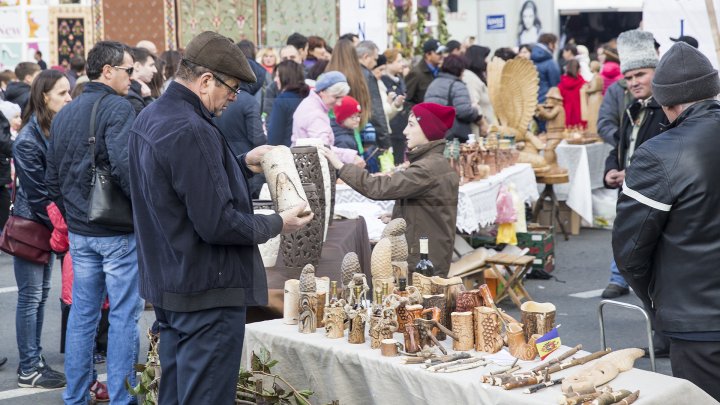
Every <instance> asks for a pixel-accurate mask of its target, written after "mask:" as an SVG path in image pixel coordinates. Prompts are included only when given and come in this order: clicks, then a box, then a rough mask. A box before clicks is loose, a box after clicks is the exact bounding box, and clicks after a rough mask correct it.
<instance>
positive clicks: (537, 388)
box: [523, 378, 563, 394]
mask: <svg viewBox="0 0 720 405" xmlns="http://www.w3.org/2000/svg"><path fill="white" fill-rule="evenodd" d="M562 381H563V378H558V379H557V380H550V381H545V382H541V383H540V384H537V385H533V386H532V387H528V388H525V390H524V391H523V392H524V393H525V394H534V393H536V392H538V391H540V390H541V389H544V388H547V387H552V386H553V385H558V384H560V383H562Z"/></svg>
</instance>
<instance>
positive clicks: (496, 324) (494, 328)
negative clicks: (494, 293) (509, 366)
mask: <svg viewBox="0 0 720 405" xmlns="http://www.w3.org/2000/svg"><path fill="white" fill-rule="evenodd" d="M473 315H474V328H475V350H476V351H478V352H486V353H497V352H499V351H500V349H502V347H503V346H504V342H503V338H502V336H501V335H500V316H499V315H498V314H497V312H496V311H494V310H493V309H492V308H488V307H476V308H475V309H474V310H473Z"/></svg>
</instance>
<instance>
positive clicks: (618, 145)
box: [603, 98, 668, 188]
mask: <svg viewBox="0 0 720 405" xmlns="http://www.w3.org/2000/svg"><path fill="white" fill-rule="evenodd" d="M639 109H640V101H637V100H636V101H634V102H633V103H632V104H630V106H629V107H628V108H627V109H626V110H625V113H624V114H623V116H622V125H621V126H620V130H619V131H617V132H616V134H617V135H616V136H617V137H616V139H615V147H614V148H613V149H612V150H611V151H610V153H609V154H608V157H607V158H606V159H605V172H604V173H603V182H605V175H607V173H608V172H609V171H610V170H613V169H615V170H618V171H622V170H625V160H626V156H627V151H628V148H629V147H630V137H631V136H632V130H633V128H632V121H631V118H630V117H631V115H632V116H633V117H634V116H636V115H637V111H638V110H639ZM667 124H668V119H667V117H666V116H665V113H664V112H663V110H662V108H661V107H660V104H658V103H657V101H655V99H654V98H653V99H651V100H650V103H649V104H648V106H647V111H646V112H645V120H644V122H643V124H642V126H641V127H640V130H638V134H637V139H636V140H635V150H637V148H639V147H640V145H642V144H643V143H645V142H647V141H648V140H649V139H651V138H653V137H654V136H657V135H658V134H660V132H662V131H663V128H664V127H665V126H666V125H667ZM605 187H607V188H613V187H609V186H608V184H607V183H605Z"/></svg>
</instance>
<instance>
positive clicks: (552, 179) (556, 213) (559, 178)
mask: <svg viewBox="0 0 720 405" xmlns="http://www.w3.org/2000/svg"><path fill="white" fill-rule="evenodd" d="M536 178H537V182H538V183H539V184H545V189H544V190H543V191H542V193H540V198H538V200H537V201H536V202H535V208H533V214H532V220H533V222H538V217H539V216H540V210H541V209H542V206H543V203H544V202H545V199H547V198H549V199H550V202H551V203H552V206H551V208H550V222H551V224H552V222H557V224H558V226H559V227H560V230H561V231H562V233H563V236H564V237H565V240H568V232H567V230H565V225H563V223H562V221H560V203H558V199H557V196H556V195H555V189H553V184H565V183H569V182H570V177H569V176H568V175H567V173H565V174H546V175H538V176H537V177H536ZM553 229H555V227H554V226H553Z"/></svg>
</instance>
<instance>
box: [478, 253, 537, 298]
mask: <svg viewBox="0 0 720 405" xmlns="http://www.w3.org/2000/svg"><path fill="white" fill-rule="evenodd" d="M534 260H535V256H513V255H508V254H505V253H498V254H496V255H494V256H491V257H488V258H487V259H485V263H486V264H489V265H490V269H491V271H492V272H494V273H495V277H497V279H498V280H503V281H504V282H505V285H504V286H502V287H499V288H500V291H498V293H497V298H496V299H495V302H496V303H499V302H500V301H502V300H503V299H505V298H506V297H507V296H510V299H511V300H512V302H513V303H515V305H517V307H518V309H520V305H522V299H523V298H524V299H527V300H529V301H532V297H530V294H529V293H528V292H527V290H526V289H525V287H524V286H523V277H525V274H526V273H527V272H528V271H529V270H530V269H531V268H532V265H533V261H534ZM512 266H514V267H515V270H513V269H512V268H511V267H512ZM501 269H505V271H506V272H507V276H503V272H502V271H501ZM515 288H517V289H518V290H519V294H518V293H516V292H515Z"/></svg>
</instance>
